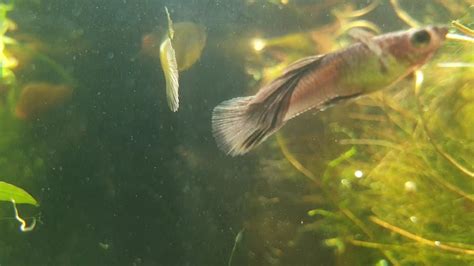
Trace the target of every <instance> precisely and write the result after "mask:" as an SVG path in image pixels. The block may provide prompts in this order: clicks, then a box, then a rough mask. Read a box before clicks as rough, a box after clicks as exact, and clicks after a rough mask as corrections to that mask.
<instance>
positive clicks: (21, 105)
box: [15, 82, 73, 120]
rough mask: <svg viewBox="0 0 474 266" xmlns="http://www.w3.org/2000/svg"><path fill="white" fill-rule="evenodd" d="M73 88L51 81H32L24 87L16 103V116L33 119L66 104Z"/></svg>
mask: <svg viewBox="0 0 474 266" xmlns="http://www.w3.org/2000/svg"><path fill="white" fill-rule="evenodd" d="M72 92H73V89H72V88H71V87H70V86H68V85H56V84H51V83H43V82H41V83H30V84H27V85H26V86H25V87H23V89H22V91H21V94H20V99H19V100H18V102H17V104H16V109H15V112H16V116H17V117H18V118H20V119H25V120H26V119H33V118H37V117H39V116H41V115H42V114H44V113H46V112H48V111H50V110H52V109H54V108H56V107H58V106H60V105H62V104H64V103H65V102H66V101H68V100H69V99H70V98H71V96H72Z"/></svg>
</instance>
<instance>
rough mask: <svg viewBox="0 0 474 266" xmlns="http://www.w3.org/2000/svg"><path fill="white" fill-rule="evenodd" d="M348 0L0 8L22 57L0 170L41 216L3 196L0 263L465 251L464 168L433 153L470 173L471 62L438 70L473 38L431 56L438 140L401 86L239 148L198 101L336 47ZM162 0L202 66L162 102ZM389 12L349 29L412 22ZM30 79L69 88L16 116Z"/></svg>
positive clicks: (302, 259)
mask: <svg viewBox="0 0 474 266" xmlns="http://www.w3.org/2000/svg"><path fill="white" fill-rule="evenodd" d="M352 2H353V1H291V0H290V1H289V3H288V4H285V3H284V1H283V3H281V2H280V3H279V2H278V1H264V0H257V1H244V0H242V1H208V0H199V1H198V0H193V1H159V0H146V1H135V0H123V1H92V0H89V1H82V2H80V3H79V2H77V1H69V0H61V1H59V0H58V1H56V0H49V1H20V0H16V1H10V3H12V4H13V9H12V10H11V11H9V12H8V13H7V17H8V18H10V19H11V20H12V21H14V22H15V23H16V24H17V29H16V30H10V31H8V33H6V35H7V36H10V37H11V38H13V39H15V40H17V41H18V42H20V43H21V45H9V46H8V45H7V47H6V51H11V54H13V56H14V57H15V58H17V60H18V62H19V65H18V66H17V67H11V68H8V67H7V66H5V65H2V66H4V68H3V69H2V75H3V76H2V77H3V79H2V85H1V86H2V87H1V88H0V93H1V94H2V103H1V107H0V108H2V112H1V115H0V117H1V120H0V128H1V132H2V136H1V137H0V139H1V140H0V177H1V180H2V181H5V182H9V183H12V184H15V185H17V186H19V187H21V188H23V189H25V190H27V191H28V192H29V193H30V194H31V195H33V196H34V197H35V198H36V199H37V200H38V201H39V203H40V207H34V206H30V205H19V211H20V215H22V216H23V217H29V218H28V219H27V221H28V222H31V221H32V217H34V218H35V219H37V220H38V223H37V225H36V228H35V229H34V230H33V231H32V232H28V233H23V232H20V231H19V230H18V223H17V222H16V221H15V220H13V219H11V218H12V217H13V209H12V207H11V204H10V203H8V202H4V203H1V204H0V209H1V211H0V217H1V218H0V219H2V218H3V219H2V220H0V231H1V235H2V237H1V239H0V264H2V265H3V264H4V265H226V264H228V263H229V258H230V257H231V252H232V250H233V247H234V244H235V249H234V254H233V256H232V261H231V262H230V263H231V265H385V264H384V263H387V264H390V265H391V264H396V263H399V265H417V264H418V263H420V264H423V263H424V264H431V265H469V263H471V264H472V263H473V262H472V260H473V257H472V254H471V255H469V252H472V250H473V247H472V244H473V236H474V232H473V231H472V226H470V224H471V223H470V221H471V222H472V219H473V215H472V206H473V205H472V192H473V189H472V179H470V178H469V177H467V176H466V173H465V172H463V171H462V170H459V167H456V166H455V165H453V164H452V163H450V162H449V160H446V158H445V157H443V155H442V153H439V152H437V149H436V143H437V144H438V145H439V146H441V148H440V150H442V151H443V152H446V153H448V154H449V156H454V158H453V160H455V161H456V162H458V163H459V164H460V165H463V166H465V167H467V170H468V171H471V172H472V160H473V159H474V158H473V157H474V156H473V153H472V150H473V149H472V148H473V139H472V134H471V133H469V132H470V131H471V129H472V123H473V122H474V121H473V120H472V118H470V119H469V117H472V110H473V109H472V99H473V98H472V81H473V78H474V77H473V74H472V68H462V69H457V70H450V69H448V68H437V67H436V63H438V62H446V61H449V62H453V61H465V62H471V63H472V60H473V58H472V54H470V53H469V52H468V51H469V49H472V43H470V44H465V43H456V42H452V43H448V44H446V47H444V48H443V49H442V50H441V51H440V52H439V53H438V54H437V56H436V57H435V58H436V59H435V61H434V62H433V63H430V64H429V65H428V66H427V67H426V70H425V85H424V86H425V87H424V88H425V89H424V90H423V94H422V95H421V96H420V97H421V98H420V99H421V102H422V105H423V106H425V107H426V108H427V111H426V112H425V115H426V114H427V115H426V119H427V120H428V122H426V121H425V122H426V123H427V124H428V128H430V129H432V130H433V131H432V132H431V134H432V135H431V137H432V139H434V140H435V141H436V143H435V144H434V145H432V144H433V143H431V142H430V141H428V139H427V138H426V135H425V134H426V133H424V131H423V126H422V125H421V124H420V119H419V117H418V115H419V112H418V109H417V104H416V99H418V98H417V97H415V96H414V95H413V93H411V92H412V90H411V88H412V81H405V82H402V83H401V84H400V85H398V86H397V88H394V89H392V90H389V91H386V92H383V93H380V94H376V95H371V96H370V97H368V98H364V99H361V100H360V101H357V102H355V103H349V104H344V105H342V106H341V107H337V108H332V109H328V110H326V111H324V112H322V113H311V114H307V115H305V116H303V117H301V118H299V119H298V120H295V121H291V122H290V123H288V125H287V126H286V127H285V128H284V130H283V131H282V132H281V134H280V135H278V137H272V138H271V139H269V140H268V141H267V142H265V143H264V144H263V145H261V146H260V147H259V148H257V149H256V150H255V151H252V152H251V153H249V154H247V155H245V156H241V157H228V156H225V154H224V153H222V152H221V151H219V150H218V148H217V147H216V144H215V141H214V139H213V137H212V133H211V113H212V109H213V108H214V107H215V106H216V105H217V104H219V103H220V102H221V101H223V100H227V99H230V98H233V97H238V96H244V95H251V94H252V93H253V92H254V91H255V90H256V89H257V88H258V85H259V82H261V79H260V78H261V77H262V76H265V73H264V72H262V70H263V69H266V70H269V69H270V67H272V66H275V65H277V64H278V63H279V62H285V60H290V59H293V60H294V59H297V58H300V57H302V56H305V55H309V54H314V53H320V52H327V50H328V49H337V48H338V47H341V46H344V45H345V44H346V43H348V42H349V40H348V39H347V38H345V37H344V36H341V37H338V38H337V39H336V38H335V32H336V30H335V29H337V28H338V27H340V25H339V23H338V22H337V21H338V20H337V18H336V17H337V14H336V11H337V10H339V11H340V12H342V10H345V9H346V8H349V6H352V8H353V10H356V9H361V8H363V7H365V6H367V5H368V2H370V1H355V2H354V4H352V5H350V3H352ZM400 3H401V4H402V6H403V8H404V9H405V10H406V11H407V12H409V13H410V14H411V15H412V16H413V17H414V18H415V19H417V20H418V21H420V22H422V23H423V24H432V23H444V24H446V23H449V22H450V20H452V19H457V18H462V20H461V22H463V23H465V24H466V25H468V26H469V25H470V26H471V28H472V26H473V25H472V23H473V21H472V16H471V17H469V16H468V17H467V18H466V16H465V14H469V4H468V1H461V0H459V1H420V2H416V3H415V2H413V3H412V2H410V1H400ZM164 6H167V7H168V9H169V10H170V12H171V17H172V18H173V21H175V22H180V21H192V22H194V23H197V24H200V25H204V26H205V27H206V29H207V35H208V36H207V42H206V46H205V48H204V51H203V53H202V55H201V58H200V59H199V61H198V62H197V63H196V64H195V65H194V66H192V67H191V68H190V69H189V70H187V71H185V72H182V73H181V74H180V103H181V105H180V109H179V111H178V112H177V113H172V112H171V111H170V110H169V108H168V105H167V102H166V96H165V80H164V77H163V74H162V70H161V66H160V64H159V63H157V62H156V61H153V60H151V59H150V58H143V57H142V56H141V55H140V50H141V45H142V44H141V43H142V38H143V37H144V36H145V35H146V34H149V33H151V32H160V34H163V32H164V31H166V27H167V21H166V17H165V12H164ZM393 10H394V9H393V6H392V5H391V4H390V3H389V1H381V3H380V4H379V5H378V6H377V7H376V9H375V10H373V11H370V12H369V13H368V14H367V15H365V16H363V17H357V18H354V19H350V20H347V21H344V23H348V22H350V21H352V20H353V21H355V20H357V19H362V18H363V19H365V20H369V21H371V22H373V23H374V25H376V26H378V27H379V28H380V30H381V31H383V32H389V31H392V30H398V29H404V28H408V27H409V26H407V25H406V24H405V23H404V22H403V21H402V20H400V19H399V18H398V17H397V14H396V13H395V12H394V11H393ZM342 13H344V12H342ZM471 13H472V8H471ZM344 14H347V12H346V13H344ZM3 21H4V20H3ZM344 23H343V24H344ZM341 25H342V24H341ZM344 25H345V24H344ZM332 27H335V28H332ZM452 31H453V32H454V31H455V30H454V29H452ZM294 33H306V34H303V35H304V36H303V37H301V38H303V39H298V41H294V40H293V41H290V42H289V43H288V42H287V43H283V44H276V45H275V46H274V47H272V48H269V49H268V50H266V51H263V52H262V53H257V52H256V51H254V50H253V49H252V45H251V43H252V40H253V39H254V38H266V39H268V40H270V39H271V38H277V37H280V36H285V35H287V34H294ZM301 40H304V41H301ZM308 40H309V41H310V42H312V43H311V45H310V46H309V48H308V47H307V46H304V45H303V44H304V42H305V41H308ZM469 60H470V61H469ZM286 63H289V62H286ZM8 69H11V70H12V71H13V72H11V73H10V74H9V72H8V71H9V70H8ZM430 73H431V74H430ZM433 73H434V74H433ZM448 76H449V77H451V79H447V78H443V77H448ZM12 77H13V78H12ZM12 80H13V81H12ZM38 82H47V83H50V84H69V85H68V86H71V87H72V88H73V93H72V96H71V97H70V99H69V100H66V99H64V103H61V104H58V106H55V108H53V109H51V110H49V111H48V112H45V113H41V114H40V115H38V116H33V115H32V118H30V119H21V118H18V117H17V115H16V114H15V106H16V103H17V101H18V99H19V98H20V95H21V93H20V92H21V89H22V88H24V86H25V85H26V84H28V83H38ZM439 84H441V85H439ZM446 88H452V89H451V90H447V89H446ZM469 88H470V89H471V90H469ZM441 92H443V93H444V94H443V97H444V98H441V97H437V96H438V95H439V94H440V93H441ZM443 99H445V100H444V101H443ZM432 102H435V103H436V104H435V106H433V105H430V103H432ZM453 106H456V107H457V108H456V111H453V110H452V107H453ZM348 114H350V115H348ZM433 117H434V118H433ZM437 128H438V129H439V128H442V130H441V129H440V130H435V129H437ZM374 139H375V140H376V141H375V142H374ZM277 140H278V141H277ZM364 141H365V142H364ZM377 141H379V142H377ZM362 142H364V143H363V145H360V144H361V143H362ZM285 147H286V152H285ZM400 150H402V151H407V150H410V151H411V152H407V154H400V153H399V152H400ZM410 156H411V157H410ZM387 158H388V159H387ZM402 159H406V160H402ZM298 163H299V164H300V166H302V168H301V167H299V168H298ZM303 168H304V169H303ZM302 169H303V170H302ZM305 170H306V171H305ZM357 171H360V172H357ZM356 172H357V174H355V173H356ZM308 173H310V174H308ZM361 173H362V176H360V174H361ZM308 175H309V176H308ZM308 177H309V178H308ZM311 178H313V179H314V180H311ZM315 180H316V181H315ZM407 182H408V184H411V185H410V186H411V190H410V191H408V192H407V191H406V184H407ZM409 182H412V183H409ZM413 184H415V186H414V187H413ZM404 189H405V190H404ZM413 191H416V192H413ZM463 193H464V194H463ZM397 207H398V208H397ZM310 210H317V211H315V212H313V215H308V211H310ZM374 217H375V218H374ZM413 217H414V218H413ZM377 219H379V220H377ZM380 221H382V222H380ZM413 221H416V223H415V222H413ZM384 222H385V223H389V224H391V225H394V226H396V227H397V228H401V229H404V230H407V231H409V232H411V233H412V234H413V235H416V236H419V237H422V238H423V239H427V240H429V241H431V240H432V241H439V242H437V243H438V245H435V246H440V244H443V243H447V245H448V246H449V247H456V248H459V249H460V250H457V251H450V250H445V249H443V248H439V247H438V248H436V247H432V246H430V245H429V244H426V243H423V241H421V242H420V240H419V239H413V238H409V237H406V236H403V234H400V232H399V231H398V233H397V229H394V228H393V227H392V228H391V230H390V229H387V226H384V225H386V224H384ZM241 230H243V231H241ZM390 231H391V232H390ZM239 232H242V234H241V238H240V241H237V243H235V238H236V236H237V234H238V233H239ZM357 241H359V242H357ZM385 244H387V245H385ZM371 245H372V246H371Z"/></svg>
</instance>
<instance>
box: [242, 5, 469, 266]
mask: <svg viewBox="0 0 474 266" xmlns="http://www.w3.org/2000/svg"><path fill="white" fill-rule="evenodd" d="M374 2H377V1H374ZM390 2H391V4H392V7H393V8H394V10H395V13H396V14H397V15H398V16H399V17H400V18H401V19H402V20H403V21H405V22H407V23H412V24H417V25H423V24H425V23H428V24H433V23H439V22H440V21H433V20H430V21H424V22H423V23H420V22H417V21H416V20H415V19H414V18H412V17H411V16H410V15H409V14H408V13H407V12H406V11H404V10H403V8H402V6H401V5H400V3H398V1H390ZM443 5H446V6H445V7H446V9H448V10H450V8H453V6H455V5H456V4H454V3H451V2H449V1H445V2H443ZM465 6H466V7H467V3H466V4H465ZM473 9H474V8H473V7H471V8H467V9H462V12H464V13H466V12H467V13H469V12H470V14H468V15H467V16H463V17H462V23H464V24H465V25H464V24H461V25H463V26H464V27H463V29H466V28H469V27H470V26H472V25H474V24H473V23H474V17H472V12H473ZM459 15H460V14H459V13H457V16H459ZM356 24H357V23H356ZM364 24H365V25H371V24H367V23H365V22H364ZM455 24H456V23H455ZM412 26H415V25H412ZM458 28H459V27H458ZM466 31H467V30H464V33H466ZM451 32H452V34H451V35H452V36H455V37H456V36H457V33H456V29H454V28H453V29H452V30H451ZM453 39H455V40H453V41H449V42H448V43H447V44H445V46H444V48H443V49H441V51H440V52H439V53H438V55H437V56H435V58H434V61H432V62H431V63H429V64H428V66H426V67H425V68H424V69H423V73H424V75H423V73H421V72H417V73H416V75H415V76H414V77H413V78H412V79H410V80H407V81H404V82H402V83H401V84H398V85H396V86H394V88H392V89H389V90H386V91H383V92H380V93H376V94H373V95H371V96H370V97H368V98H363V99H360V100H357V101H354V102H352V103H350V104H347V105H345V106H344V107H342V108H341V107H340V108H339V109H338V108H334V109H331V110H327V111H325V112H324V113H318V114H317V115H315V116H307V117H305V118H303V120H304V121H301V122H296V123H294V124H293V125H292V126H291V129H284V130H283V132H282V133H281V134H279V135H278V136H277V138H276V140H275V142H274V145H272V146H271V147H268V148H267V149H268V151H261V155H262V157H267V158H268V154H269V153H273V154H274V152H275V151H276V150H280V152H281V153H280V154H281V156H282V159H280V156H277V155H273V156H271V158H272V159H266V160H265V159H262V160H261V161H262V164H263V169H264V170H263V171H262V175H263V176H268V177H269V178H268V181H267V182H269V183H270V184H273V186H275V183H276V184H278V185H279V186H281V187H279V188H278V189H283V188H282V187H285V186H286V187H288V184H293V186H294V185H295V184H297V183H298V181H296V180H297V177H301V176H304V177H306V178H307V181H308V185H309V186H308V187H307V188H305V189H298V191H300V193H303V194H304V196H303V198H302V199H300V200H298V199H297V197H296V196H295V198H293V197H289V196H288V195H285V194H280V193H279V192H278V191H277V190H275V189H273V190H271V191H267V192H266V193H270V194H271V195H273V196H272V198H274V199H275V203H274V205H275V206H278V202H280V201H288V200H289V199H291V200H292V201H294V202H296V205H295V206H299V208H301V209H307V217H304V216H301V215H300V214H297V216H296V217H294V218H293V219H290V218H284V219H283V221H286V222H287V223H290V224H291V223H294V222H296V221H298V220H300V221H301V223H302V224H303V225H301V226H299V229H296V230H295V229H292V226H290V225H287V226H284V227H281V228H280V229H281V230H282V231H281V233H283V232H285V231H287V232H286V234H287V235H286V236H285V239H288V242H287V243H282V242H281V239H280V241H273V240H270V241H269V242H268V243H269V244H267V251H266V254H267V255H266V256H267V257H266V258H263V260H264V261H266V262H267V263H269V264H283V265H285V264H286V263H291V262H292V261H294V259H295V258H294V257H292V256H294V255H292V254H294V252H298V249H303V247H304V246H308V245H312V246H313V247H315V248H314V250H313V252H320V251H321V250H324V249H328V248H329V249H332V250H333V251H334V254H335V257H334V265H468V264H469V263H472V262H473V261H474V228H473V227H472V223H473V222H474V212H473V208H474V196H473V195H474V187H473V186H472V184H473V181H474V180H473V178H474V175H473V171H474V168H473V165H472V162H473V161H474V153H473V151H474V139H473V135H472V128H473V125H474V120H473V116H472V113H473V110H474V98H473V96H474V94H473V92H474V91H473V87H472V85H473V84H474V71H473V62H474V57H473V53H472V49H473V45H474V44H473V43H472V40H469V39H463V40H462V41H460V40H458V39H459V38H453ZM451 62H454V63H453V64H450V63H451ZM284 176H286V177H287V178H283V177H284ZM270 177H271V178H270ZM275 180H279V181H275ZM284 184H286V185H284ZM251 201H255V200H251ZM256 202H259V201H258V200H257V201H256ZM260 204H261V203H260ZM262 206H263V205H262ZM310 206H312V207H310ZM295 208H296V207H295ZM271 209H273V208H271ZM278 212H279V211H278V210H275V209H273V211H270V213H273V215H275V214H277V213H278ZM267 215H269V214H268V213H267ZM255 222H257V223H258V220H256V221H253V222H249V225H247V226H248V227H250V228H252V227H255V226H256V225H255V224H253V223H255ZM262 222H263V221H262ZM266 222H267V223H268V221H266ZM280 223H281V222H280ZM275 226H277V225H275ZM291 232H293V234H294V235H295V237H291V234H292V233H291ZM253 233H255V234H262V232H260V233H258V232H257V231H254V232H253ZM308 236H313V237H315V238H313V240H311V237H308ZM317 239H319V240H317ZM314 240H317V242H316V243H315V242H314ZM318 243H319V244H318ZM248 245H251V244H249V243H248ZM319 245H322V246H326V248H324V247H321V246H319ZM318 246H319V247H318ZM249 249H250V250H252V247H249ZM275 250H276V251H275ZM304 250H306V251H307V248H304ZM306 256H307V257H306ZM306 256H303V257H302V258H299V262H298V263H308V264H311V263H310V262H309V261H310V259H311V256H308V255H306ZM305 257H306V258H305ZM316 257H317V256H316ZM315 264H317V263H316V262H315Z"/></svg>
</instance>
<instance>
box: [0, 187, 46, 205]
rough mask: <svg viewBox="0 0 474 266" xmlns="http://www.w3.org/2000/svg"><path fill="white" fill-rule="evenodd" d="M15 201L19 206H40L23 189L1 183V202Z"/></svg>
mask: <svg viewBox="0 0 474 266" xmlns="http://www.w3.org/2000/svg"><path fill="white" fill-rule="evenodd" d="M12 199H14V200H15V202H16V203H17V204H32V205H35V206H38V205H39V204H38V202H37V201H36V200H35V199H34V198H33V197H32V196H31V195H30V194H29V193H28V192H26V191H24V190H23V189H22V188H19V187H17V186H14V185H12V184H9V183H6V182H2V181H0V201H11V200H12Z"/></svg>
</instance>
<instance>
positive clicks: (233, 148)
mask: <svg viewBox="0 0 474 266" xmlns="http://www.w3.org/2000/svg"><path fill="white" fill-rule="evenodd" d="M254 98H255V96H250V97H239V98H234V99H230V100H228V101H224V102H222V103H221V104H219V105H218V106H216V107H215V108H214V111H213V113H212V133H213V135H214V138H215V140H216V143H217V145H218V146H219V148H220V149H221V150H223V151H224V152H225V153H226V154H228V155H231V156H236V155H242V154H244V153H247V152H248V151H249V150H251V149H252V148H254V147H255V146H257V145H258V144H260V143H262V142H263V141H264V140H265V139H266V138H268V137H269V136H270V135H271V134H273V133H274V132H275V131H277V130H278V129H279V128H280V127H281V126H283V122H280V123H275V120H274V122H273V123H266V121H265V120H267V119H262V118H265V117H267V114H268V110H267V109H266V108H265V106H264V105H262V104H252V103H251V101H252V100H253V99H254Z"/></svg>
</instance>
